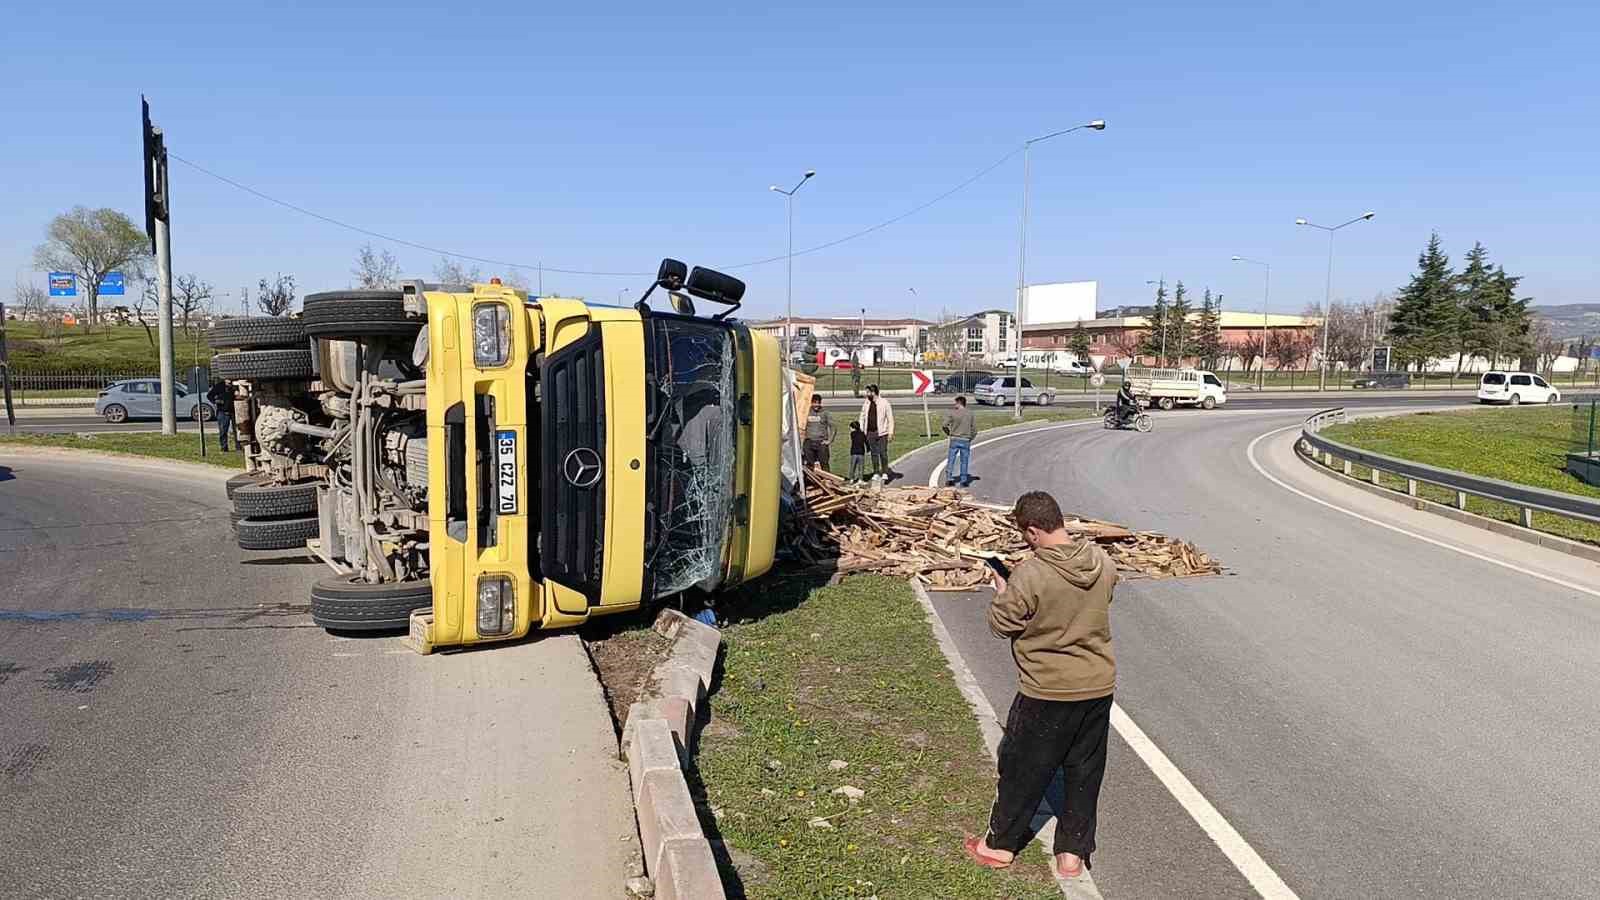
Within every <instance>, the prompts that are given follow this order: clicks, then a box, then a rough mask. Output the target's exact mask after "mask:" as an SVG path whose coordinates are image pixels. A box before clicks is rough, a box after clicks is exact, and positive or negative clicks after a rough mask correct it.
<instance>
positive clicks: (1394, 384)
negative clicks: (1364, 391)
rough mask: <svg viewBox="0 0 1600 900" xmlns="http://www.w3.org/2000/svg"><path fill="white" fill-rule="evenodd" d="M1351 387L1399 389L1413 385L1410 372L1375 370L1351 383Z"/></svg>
mask: <svg viewBox="0 0 1600 900" xmlns="http://www.w3.org/2000/svg"><path fill="white" fill-rule="evenodd" d="M1350 386H1351V387H1356V388H1372V389H1378V388H1382V389H1386V390H1387V389H1398V388H1408V387H1411V373H1410V372H1373V373H1372V374H1371V375H1364V376H1362V377H1360V378H1357V379H1356V380H1355V381H1353V382H1351V383H1350Z"/></svg>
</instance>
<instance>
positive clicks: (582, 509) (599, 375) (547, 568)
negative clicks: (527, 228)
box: [539, 325, 606, 604]
mask: <svg viewBox="0 0 1600 900" xmlns="http://www.w3.org/2000/svg"><path fill="white" fill-rule="evenodd" d="M539 380H540V382H541V385H540V391H541V400H542V406H543V421H542V423H541V424H542V428H541V445H542V446H541V450H542V453H541V454H540V456H541V462H540V469H541V475H542V477H541V478H540V481H541V482H542V485H541V487H542V489H543V494H544V498H545V502H544V504H543V506H544V509H543V512H542V513H541V516H542V519H541V527H540V532H541V535H540V552H539V557H540V559H539V563H540V568H541V569H542V572H543V576H544V577H545V578H548V579H551V580H552V581H555V582H556V583H558V584H561V585H565V586H566V587H569V588H571V589H573V590H575V591H579V592H581V593H582V594H583V595H584V596H585V597H587V598H589V602H590V604H594V603H598V602H599V599H600V573H601V563H602V561H603V560H602V558H601V557H602V552H603V549H604V542H605V499H606V472H605V459H606V421H605V408H606V407H605V399H606V398H605V360H604V358H603V356H602V354H601V345H600V329H599V328H598V327H596V326H594V325H590V326H589V333H588V334H587V335H585V336H584V337H583V338H581V339H579V340H578V341H577V342H576V343H573V344H569V345H567V346H566V347H564V348H562V349H561V350H559V351H557V352H555V353H553V354H551V355H549V356H547V357H545V360H544V362H543V363H542V364H540V367H539ZM595 460H598V461H599V466H600V468H599V471H598V472H596V471H594V470H593V468H592V465H593V463H594V462H595Z"/></svg>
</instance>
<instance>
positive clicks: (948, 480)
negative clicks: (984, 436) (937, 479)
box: [941, 394, 978, 487]
mask: <svg viewBox="0 0 1600 900" xmlns="http://www.w3.org/2000/svg"><path fill="white" fill-rule="evenodd" d="M941 428H943V430H944V433H945V434H947V435H949V436H950V448H949V452H948V453H947V454H946V456H945V461H944V483H945V486H946V487H953V486H954V485H955V483H956V460H957V459H959V460H961V486H962V487H971V486H972V476H971V475H969V474H968V473H967V466H969V465H970V464H971V463H972V440H973V439H974V438H976V437H977V436H978V418H977V417H976V416H974V415H973V414H972V410H970V409H967V398H966V397H964V396H962V395H960V394H957V395H956V401H955V405H954V406H953V407H951V409H950V411H949V412H947V413H945V414H944V425H942V426H941Z"/></svg>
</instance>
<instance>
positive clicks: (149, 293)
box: [133, 279, 157, 347]
mask: <svg viewBox="0 0 1600 900" xmlns="http://www.w3.org/2000/svg"><path fill="white" fill-rule="evenodd" d="M134 296H135V297H136V298H137V299H135V300H134V301H133V317H134V318H135V319H138V320H139V324H140V325H141V326H142V327H143V328H144V336H145V339H146V340H148V341H149V342H150V346H152V347H154V346H155V345H156V333H155V331H154V330H153V329H151V327H150V323H149V322H148V321H146V319H145V313H146V311H154V310H155V309H156V303H157V298H156V283H155V282H154V281H151V280H149V279H145V282H144V290H142V291H140V292H139V293H137V294H135V295H134Z"/></svg>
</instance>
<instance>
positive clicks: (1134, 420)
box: [1105, 406, 1156, 434]
mask: <svg viewBox="0 0 1600 900" xmlns="http://www.w3.org/2000/svg"><path fill="white" fill-rule="evenodd" d="M1105 425H1106V428H1107V429H1110V430H1113V431H1115V430H1119V429H1123V428H1129V427H1131V428H1133V429H1135V430H1137V431H1139V432H1140V433H1141V434H1149V433H1150V431H1151V429H1153V428H1155V427H1156V420H1155V419H1153V418H1151V417H1150V414H1149V413H1147V412H1144V411H1142V410H1141V411H1136V412H1130V413H1127V414H1124V413H1123V412H1122V411H1121V410H1119V409H1117V408H1116V407H1115V406H1113V407H1112V408H1110V409H1108V410H1106V417H1105Z"/></svg>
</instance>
